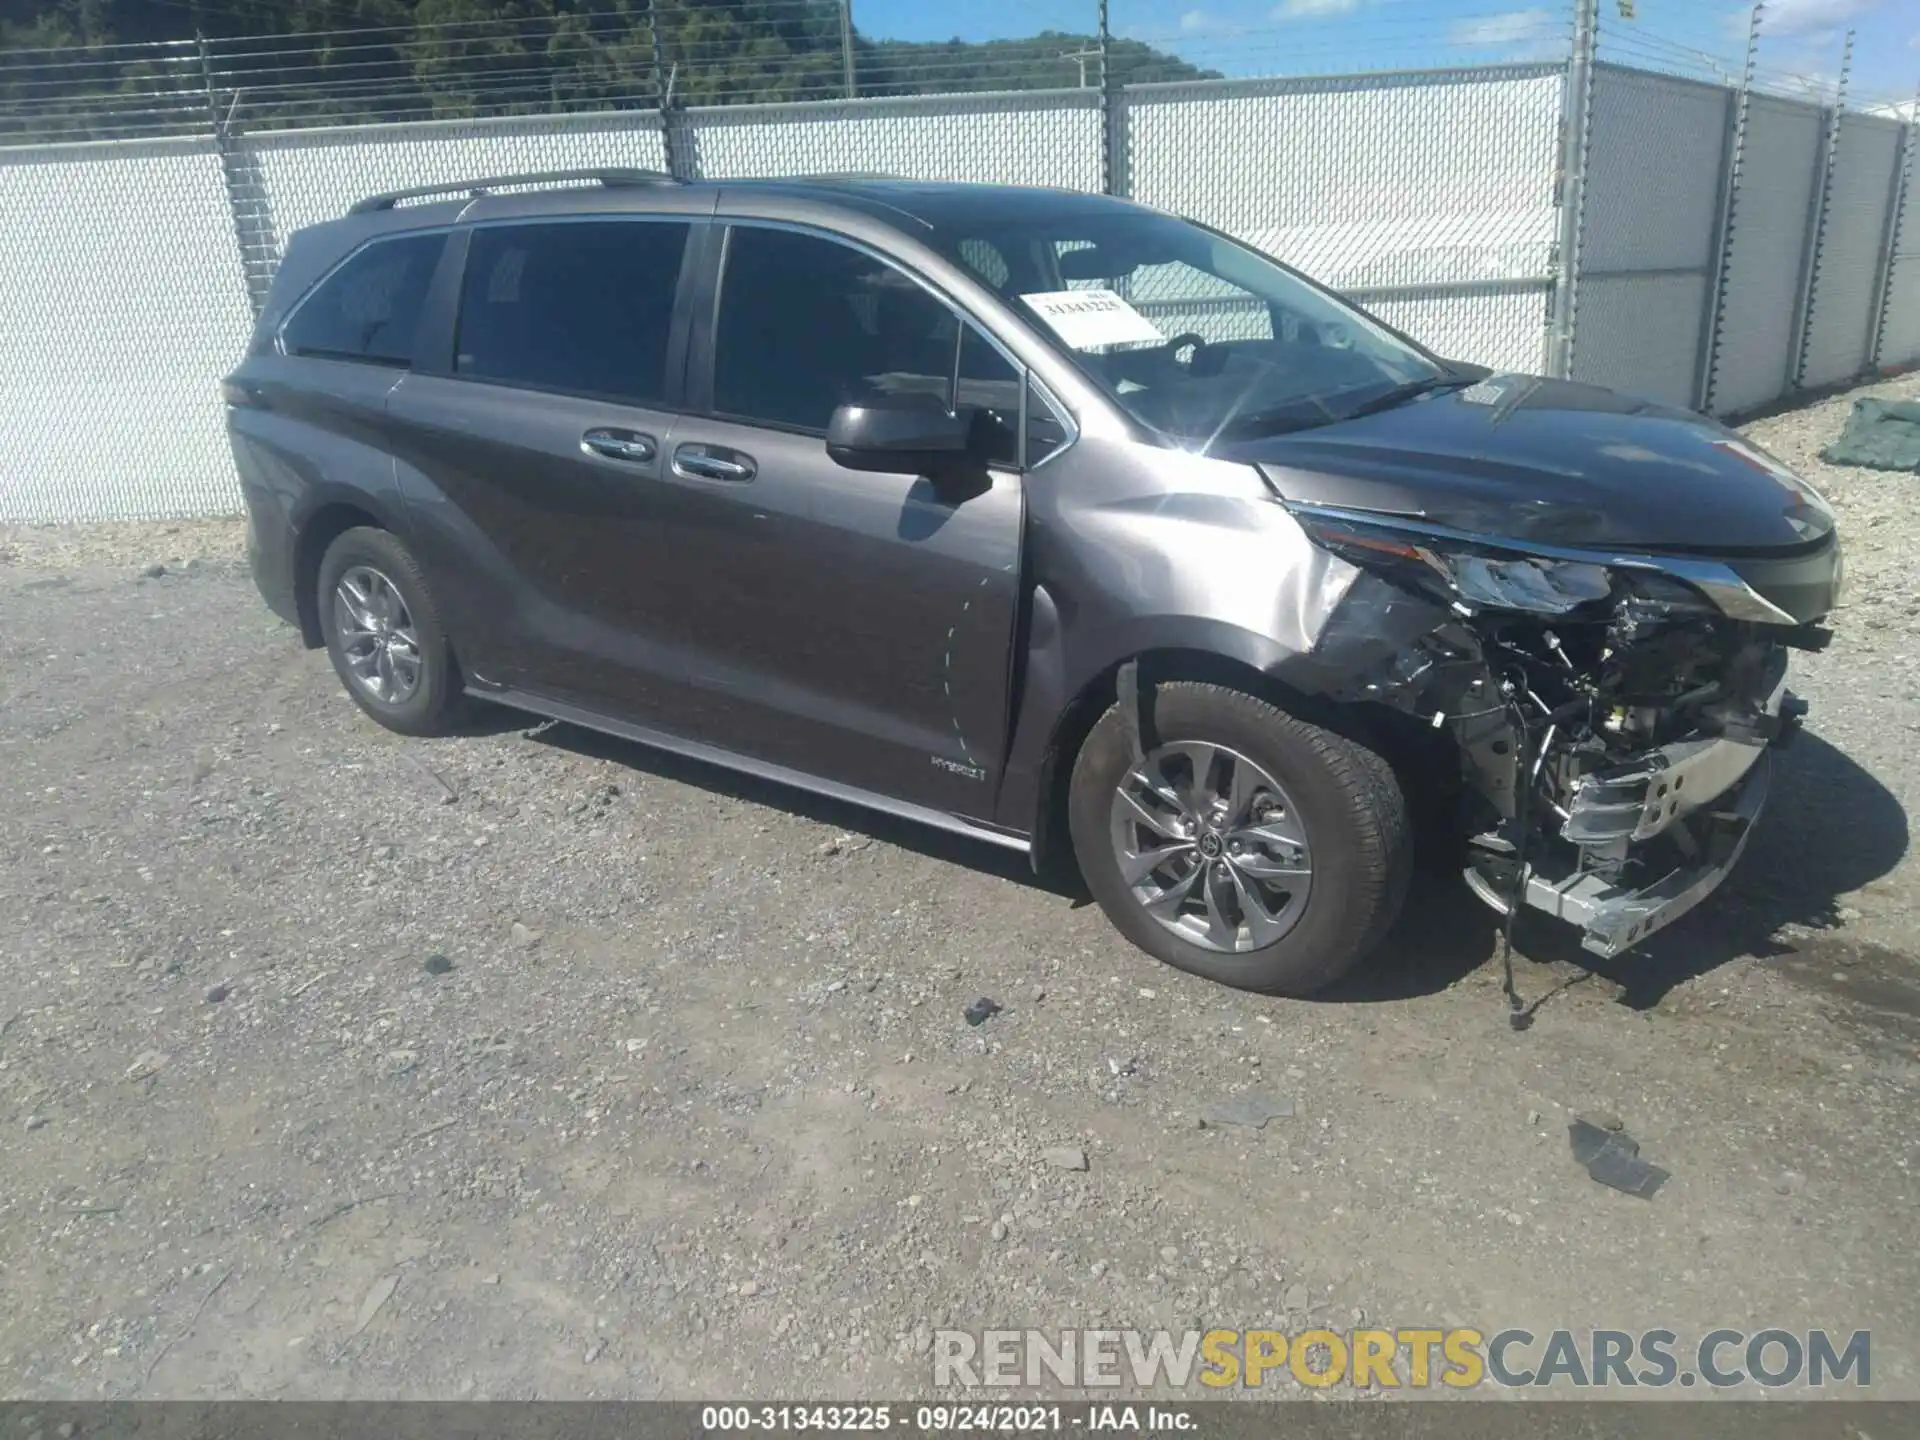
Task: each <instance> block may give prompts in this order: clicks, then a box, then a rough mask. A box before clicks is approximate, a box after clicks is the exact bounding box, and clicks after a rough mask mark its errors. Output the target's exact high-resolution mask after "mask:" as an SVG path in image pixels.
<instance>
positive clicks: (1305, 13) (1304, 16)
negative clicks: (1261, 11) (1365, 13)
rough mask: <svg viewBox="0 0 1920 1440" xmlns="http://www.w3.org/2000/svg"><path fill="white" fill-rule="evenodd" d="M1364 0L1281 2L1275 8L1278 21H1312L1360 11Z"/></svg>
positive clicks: (1274, 13)
mask: <svg viewBox="0 0 1920 1440" xmlns="http://www.w3.org/2000/svg"><path fill="white" fill-rule="evenodd" d="M1362 3H1364V0H1281V3H1280V4H1278V5H1276V6H1274V7H1273V18H1274V19H1276V20H1311V19H1315V18H1318V17H1320V16H1323V15H1345V14H1347V13H1349V12H1350V11H1354V10H1358V9H1359V8H1360V6H1361V5H1362Z"/></svg>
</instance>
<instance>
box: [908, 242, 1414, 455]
mask: <svg viewBox="0 0 1920 1440" xmlns="http://www.w3.org/2000/svg"><path fill="white" fill-rule="evenodd" d="M934 243H935V244H936V245H937V246H938V247H939V248H940V249H942V250H943V251H945V252H946V253H947V254H948V255H949V256H950V257H952V258H953V259H956V260H958V261H959V262H960V263H962V264H964V265H967V266H968V268H970V269H972V270H973V271H974V272H975V273H976V274H979V275H981V276H982V277H983V278H984V279H986V280H987V281H988V282H989V283H992V284H994V285H995V287H996V288H997V289H998V290H999V291H1000V293H1001V294H1002V295H1003V296H1004V297H1005V298H1006V300H1007V303H1008V305H1009V306H1011V307H1012V308H1013V309H1015V310H1016V311H1021V312H1023V313H1024V315H1025V317H1026V318H1027V319H1028V320H1029V321H1031V322H1033V323H1034V324H1035V325H1036V326H1037V328H1039V329H1040V330H1041V331H1042V333H1044V334H1046V335H1048V336H1049V337H1050V338H1051V339H1052V340H1053V341H1054V343H1055V344H1056V345H1058V346H1059V347H1060V348H1061V349H1062V350H1063V351H1065V352H1066V353H1067V354H1069V355H1070V356H1071V357H1072V358H1073V359H1074V360H1075V361H1076V363H1078V364H1079V366H1080V367H1081V369H1082V370H1083V371H1085V372H1086V373H1087V374H1088V375H1090V376H1091V377H1092V378H1093V379H1094V380H1096V381H1097V382H1099V383H1100V384H1101V385H1102V386H1103V387H1104V388H1105V389H1106V390H1107V392H1108V393H1109V394H1110V395H1112V396H1113V397H1114V399H1115V400H1116V401H1117V402H1118V403H1119V404H1120V405H1121V406H1122V407H1123V408H1125V409H1126V410H1127V411H1128V412H1129V413H1131V414H1132V415H1133V416H1134V417H1135V418H1136V419H1138V420H1140V421H1141V422H1143V423H1144V424H1146V425H1148V426H1150V427H1151V428H1153V429H1155V430H1158V431H1161V432H1162V433H1164V434H1167V435H1170V436H1173V437H1176V438H1178V439H1180V440H1182V441H1194V440H1198V441H1200V442H1201V443H1202V444H1205V443H1208V442H1211V441H1213V440H1216V439H1229V440H1231V439H1238V438H1246V437H1251V436H1256V435H1261V434H1269V433H1276V432H1280V431H1285V430H1297V429H1302V428H1305V427H1307V426H1311V425H1317V424H1325V423H1327V422H1329V421H1333V420H1339V419H1344V418H1346V417H1347V416H1349V415H1352V414H1355V413H1358V412H1360V411H1362V410H1365V409H1368V408H1373V407H1377V406H1379V405H1382V404H1389V403H1394V402H1395V401H1396V400H1397V399H1400V398H1411V397H1412V396H1413V395H1416V394H1418V393H1419V392H1420V391H1421V390H1423V389H1424V388H1428V387H1431V386H1433V385H1437V384H1439V383H1441V381H1442V380H1443V378H1444V373H1443V372H1442V370H1441V369H1440V368H1439V367H1438V366H1436V365H1435V364H1434V363H1433V362H1432V361H1431V360H1429V359H1428V358H1427V357H1426V356H1424V355H1423V354H1421V353H1420V352H1419V351H1418V350H1415V349H1414V348H1413V347H1411V346H1409V345H1408V344H1406V343H1405V342H1404V341H1402V340H1401V339H1399V338H1398V337H1397V336H1395V335H1394V334H1393V333H1392V332H1391V331H1389V330H1387V329H1385V328H1384V327H1383V326H1381V325H1379V324H1378V323H1376V322H1375V321H1373V320H1371V319H1369V318H1368V317H1367V316H1366V315H1364V314H1362V313H1361V312H1360V311H1358V310H1355V309H1353V308H1352V307H1351V306H1348V305H1346V304H1344V303H1343V302H1342V301H1340V300H1339V299H1337V298H1336V297H1334V296H1332V295H1329V294H1327V293H1326V292H1324V291H1322V290H1319V289H1317V288H1316V287H1314V286H1312V285H1310V284H1308V283H1307V282H1306V281H1304V280H1302V279H1300V278H1299V277H1298V276H1296V275H1293V274H1291V273H1290V272H1288V271H1287V270H1285V269H1283V268H1281V267H1280V266H1279V265H1276V264H1275V263H1274V262H1273V261H1271V260H1269V259H1267V257H1265V256H1264V255H1262V254H1260V253H1259V252H1258V251H1256V250H1253V249H1250V248H1249V247H1247V246H1245V245H1241V244H1239V243H1237V242H1236V241H1233V240H1229V239H1226V238H1224V237H1222V236H1219V235H1215V234H1213V233H1212V232H1210V231H1207V230H1203V229H1201V228H1200V227H1199V226H1197V225H1192V224H1189V223H1187V222H1186V221H1184V220H1180V219H1178V218H1176V217H1174V216H1170V215H1162V214H1156V213H1153V212H1148V211H1140V210H1135V209H1132V208H1130V207H1126V206H1121V205H1114V206H1112V207H1110V208H1108V207H1101V208H1094V207H1090V206H1082V207H1073V208H1071V209H1062V210H1060V211H1056V212H1054V213H1051V214H1046V215H1039V216H1035V215H1031V214H1025V213H1021V214H1014V215H1009V216H1006V217H1005V218H1003V219H994V218H992V217H984V218H981V219H979V220H977V221H974V222H969V221H967V220H965V219H956V220H952V221H948V222H946V223H945V224H944V225H943V226H942V227H941V233H939V234H938V235H937V236H936V238H935V240H934ZM988 255H993V256H997V257H1003V265H1001V266H996V265H991V264H987V263H985V261H984V257H986V256H988ZM1002 268H1004V271H1005V276H1006V278H1005V279H1004V280H1000V279H997V278H996V276H997V274H998V273H999V271H1000V270H1001V269H1002Z"/></svg>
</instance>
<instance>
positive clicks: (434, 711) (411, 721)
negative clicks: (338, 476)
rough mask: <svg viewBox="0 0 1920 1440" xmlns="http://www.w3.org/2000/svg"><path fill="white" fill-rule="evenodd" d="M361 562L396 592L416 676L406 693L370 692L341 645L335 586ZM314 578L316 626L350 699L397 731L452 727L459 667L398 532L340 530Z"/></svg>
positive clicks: (459, 698)
mask: <svg viewBox="0 0 1920 1440" xmlns="http://www.w3.org/2000/svg"><path fill="white" fill-rule="evenodd" d="M362 566H364V567H367V568H368V569H371V570H374V571H377V572H378V573H379V574H380V575H381V576H383V577H385V579H386V580H387V581H388V582H389V583H390V584H391V585H392V586H393V588H394V590H396V591H397V592H398V593H399V595H400V598H401V600H402V601H404V602H405V605H406V616H407V618H408V620H409V621H410V622H411V627H410V628H411V631H412V634H413V636H414V638H415V640H416V641H417V648H418V651H419V656H420V663H419V679H418V682H417V683H416V684H415V686H414V687H413V689H412V691H411V692H410V693H408V694H406V695H405V696H404V697H403V698H400V699H398V700H395V701H388V700H383V699H382V698H380V697H379V696H377V695H373V694H370V693H369V692H368V690H367V689H366V688H365V687H364V686H363V685H362V684H361V683H359V682H358V681H357V680H356V678H355V675H354V672H353V668H352V666H351V664H350V663H349V661H348V658H347V654H346V651H345V649H344V647H343V645H342V639H341V633H340V621H339V615H338V612H337V609H336V606H335V598H334V592H335V588H336V587H337V586H338V585H339V584H340V580H341V577H342V576H344V575H346V574H347V572H348V571H350V570H353V569H354V568H356V567H362ZM318 584H319V588H318V594H317V597H316V598H317V601H318V604H319V612H318V613H319V616H320V631H321V634H322V635H324V636H325V637H326V642H327V655H328V657H329V658H330V659H331V660H332V661H333V668H334V672H335V673H336V674H338V675H339V677H340V683H341V684H342V685H344V686H345V687H346V690H347V694H349V695H351V696H352V697H353V701H354V703H355V704H356V705H358V706H359V707H360V708H361V709H362V710H364V711H366V712H367V714H369V715H371V716H372V717H373V718H374V719H375V720H377V721H378V722H379V723H380V724H382V725H384V726H385V727H386V728H387V729H389V730H393V731H396V732H398V733H399V734H402V735H443V734H445V733H447V731H449V730H451V729H452V728H454V724H455V721H456V720H457V718H458V716H459V714H460V711H461V708H462V686H461V679H460V667H459V665H458V664H457V663H456V662H455V660H454V655H453V645H452V644H451V642H449V641H448V639H447V632H446V627H445V626H444V625H442V624H441V621H440V610H439V607H438V606H437V605H436V604H435V603H434V599H433V591H432V590H431V589H430V588H429V587H428V585H427V581H426V577H425V576H423V575H422V574H421V573H420V562H419V561H417V560H415V559H414V558H413V553H412V552H411V551H409V550H408V549H407V547H406V546H405V545H403V544H401V543H400V540H399V538H398V537H396V536H394V535H392V534H390V533H389V532H387V531H385V530H376V529H374V528H373V527H371V526H359V527H357V528H355V529H352V530H347V531H343V532H342V533H341V534H340V535H339V536H338V537H337V538H336V539H335V540H334V542H333V543H332V544H331V545H329V546H328V547H327V553H326V554H325V555H324V556H322V557H321V560H320V574H319V582H318Z"/></svg>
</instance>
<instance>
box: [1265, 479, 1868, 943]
mask: <svg viewBox="0 0 1920 1440" xmlns="http://www.w3.org/2000/svg"><path fill="white" fill-rule="evenodd" d="M1290 508H1292V509H1293V510H1294V513H1295V515H1296V518H1298V519H1299V520H1300V522H1301V523H1302V525H1303V526H1305V528H1306V529H1307V531H1308V533H1309V534H1310V535H1311V536H1312V537H1313V539H1314V540H1315V541H1316V542H1317V543H1318V544H1319V545H1321V546H1322V547H1324V548H1326V549H1328V550H1330V551H1332V552H1333V553H1335V554H1337V555H1340V556H1342V557H1343V558H1345V559H1347V560H1349V561H1351V562H1352V563H1353V564H1354V565H1355V566H1356V567H1357V568H1358V571H1359V573H1358V575H1357V576H1356V577H1355V580H1354V583H1353V584H1352V586H1351V587H1350V588H1349V590H1348V592H1347V594H1346V595H1345V597H1344V598H1343V600H1342V602H1341V604H1340V606H1339V608H1338V610H1337V611H1336V613H1335V614H1334V615H1333V616H1332V617H1331V618H1330V621H1329V624H1328V626H1327V628H1326V631H1325V632H1324V633H1323V635H1322V636H1321V639H1320V644H1319V645H1318V646H1317V647H1316V649H1317V651H1318V652H1319V655H1318V663H1320V664H1321V665H1324V666H1326V667H1327V673H1326V674H1325V675H1324V677H1322V678H1323V683H1322V685H1321V687H1320V688H1323V689H1327V690H1331V691H1333V692H1334V693H1337V694H1339V695H1340V696H1341V697H1342V698H1346V699H1352V700H1368V701H1375V702H1379V703H1383V704H1386V705H1390V706H1392V707H1394V708H1395V709H1398V710H1401V711H1403V712H1405V713H1407V714H1410V715H1413V716H1415V717H1416V718H1418V719H1419V720H1420V721H1421V722H1422V723H1423V724H1425V725H1428V726H1430V727H1431V728H1433V729H1434V730H1445V731H1447V732H1449V733H1450V734H1451V735H1452V736H1453V738H1454V740H1455V741H1456V742H1457V744H1458V748H1459V752H1460V756H1461V760H1462V766H1463V773H1464V777H1465V780H1466V782H1467V783H1466V786H1465V789H1466V795H1465V801H1466V804H1467V806H1468V811H1469V814H1468V818H1467V833H1468V835H1469V836H1470V837H1471V838H1470V843H1469V847H1468V852H1469V863H1468V865H1467V869H1466V878H1467V882H1468V884H1469V885H1470V886H1471V887H1472V889H1473V890H1474V891H1475V893H1476V894H1478V895H1479V896H1480V897H1481V898H1482V899H1483V900H1485V901H1486V902H1487V903H1488V904H1489V905H1491V906H1492V907H1493V908H1494V909H1496V910H1498V911H1500V912H1501V913H1503V914H1505V913H1509V912H1510V911H1511V910H1512V908H1513V906H1514V904H1515V902H1516V901H1518V902H1519V903H1520V904H1522V905H1525V906H1529V907H1532V908H1534V909H1537V910H1542V911H1545V912H1547V913H1549V914H1552V915H1555V916H1558V917H1559V918H1561V919H1563V920H1567V921H1569V922H1571V923H1573V924H1575V925H1577V926H1578V927H1580V929H1581V930H1582V932H1583V943H1584V945H1585V948H1586V949H1588V950H1589V951H1591V952H1593V953H1595V954H1598V955H1602V956H1613V955H1617V954H1619V953H1620V952H1622V951H1623V950H1626V949H1628V948H1629V947H1631V946H1633V945H1636V944H1638V943H1639V942H1640V941H1642V940H1644V939H1646V938H1647V937H1648V936H1649V935H1652V934H1653V933H1654V932H1655V931H1657V930H1659V929H1661V928H1662V927H1664V926H1666V925H1668V924H1670V923H1672V922H1673V921H1674V920H1677V919H1678V918H1679V917H1680V916H1682V915H1684V914H1685V913H1686V912H1687V911H1689V910H1691V909H1692V908H1693V907H1694V906H1695V905H1697V904H1699V903H1700V901H1702V900H1703V899H1705V898H1706V896H1707V895H1708V894H1710V893H1711V892H1712V891H1713V890H1714V889H1715V888H1716V887H1717V886H1718V885H1719V883H1720V882H1721V880H1723V879H1724V878H1725V876H1726V875H1727V873H1728V872H1729V871H1730V870H1731V869H1732V867H1733V865H1734V863H1735V862H1736V861H1737V860H1738V859H1739V856H1740V854H1741V851H1742V850H1743V849H1744V847H1745V845H1746V843H1747V838H1748V836H1749V834H1750V832H1751V829H1752V826H1753V824H1754V821H1755V819H1756V817H1757V816H1758V815H1759V812H1760V809H1761V807H1762V805H1763V804H1764V802H1765V799H1766V793H1767V785H1768V778H1769V772H1770V755H1771V751H1772V749H1773V748H1774V747H1776V746H1779V745H1781V744H1784V743H1786V742H1787V741H1788V740H1789V739H1790V738H1791V737H1792V735H1793V733H1794V731H1795V730H1796V728H1797V727H1798V725H1799V722H1800V719H1801V716H1802V715H1803V714H1804V711H1805V707H1804V705H1803V704H1802V703H1801V702H1800V701H1799V700H1798V699H1797V698H1795V697H1794V696H1793V695H1792V694H1791V693H1790V692H1789V691H1788V689H1787V687H1786V671H1787V652H1788V651H1789V650H1790V649H1794V648H1801V649H1819V648H1821V647H1822V646H1824V645H1825V643H1826V641H1827V638H1828V632H1827V631H1826V630H1824V629H1822V628H1820V626H1819V625H1818V624H1817V623H1816V622H1817V621H1818V620H1821V619H1824V618H1825V614H1826V611H1827V609H1828V608H1830V606H1831V604H1832V602H1833V598H1834V596H1833V590H1834V587H1835V586H1836V585H1837V583H1838V559H1837V555H1838V551H1837V541H1833V540H1832V539H1831V537H1829V539H1828V540H1827V542H1826V545H1827V547H1828V551H1829V552H1830V553H1823V554H1821V555H1815V556H1813V557H1812V563H1811V566H1809V565H1804V564H1803V565H1800V566H1799V567H1798V570H1797V572H1796V574H1797V579H1798V580H1799V581H1800V582H1801V584H1800V588H1799V589H1797V590H1796V591H1795V592H1794V595H1793V603H1794V605H1795V608H1796V609H1798V610H1800V611H1801V612H1802V613H1801V614H1799V615H1796V614H1795V613H1792V612H1790V611H1788V610H1786V609H1783V608H1782V607H1781V606H1780V605H1779V604H1776V603H1774V601H1772V600H1770V599H1768V598H1767V597H1766V596H1764V595H1763V594H1761V593H1760V592H1759V591H1757V590H1756V589H1754V588H1753V587H1752V586H1751V585H1749V584H1748V583H1747V582H1746V581H1745V580H1744V579H1743V578H1742V577H1741V575H1740V574H1739V573H1737V571H1736V570H1735V569H1734V568H1733V567H1732V565H1731V564H1728V563H1723V562H1720V561H1711V560H1703V559H1699V558H1696V557H1692V556H1666V555H1658V554H1624V555H1623V554H1610V553H1593V552H1585V551H1577V550H1568V549H1555V548H1548V547H1541V546H1535V545H1520V544H1517V543H1513V542H1505V541H1501V540H1497V539H1490V538H1487V537H1481V536H1473V535H1467V534H1463V533H1460V532H1455V531H1450V530H1446V529H1444V528H1442V527H1437V526H1430V525H1426V524H1424V523H1423V522H1421V521H1420V520H1418V519H1414V518H1400V517H1394V516H1386V515H1379V514H1374V513H1370V512H1355V511H1344V510H1335V509H1329V508H1325V507H1317V506H1293V507H1290ZM1809 573H1813V574H1816V575H1823V576H1824V577H1825V584H1824V588H1823V587H1822V585H1821V584H1819V583H1812V584H1808V583H1806V582H1807V576H1808V574H1809ZM1809 610H1811V611H1812V612H1814V613H1807V612H1808V611H1809ZM1336 673H1337V674H1338V679H1337V680H1336V678H1335V677H1336Z"/></svg>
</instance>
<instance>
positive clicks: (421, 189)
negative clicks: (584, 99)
mask: <svg viewBox="0 0 1920 1440" xmlns="http://www.w3.org/2000/svg"><path fill="white" fill-rule="evenodd" d="M563 180H591V181H597V182H598V183H599V184H602V185H677V184H679V183H680V182H679V181H678V180H677V179H676V178H675V177H673V176H672V175H669V174H667V173H666V171H664V170H632V169H625V168H621V167H618V166H615V167H601V168H599V169H594V170H533V171H528V172H527V173H525V174H522V175H493V176H489V177H487V178H484V179H480V180H452V181H449V182H447V183H446V184H444V185H415V186H414V187H413V188H411V189H409V190H389V191H388V192H386V193H385V194H384V195H369V196H368V197H367V198H366V199H364V200H360V201H357V202H355V204H354V205H353V206H352V207H351V208H350V209H348V211H347V213H348V214H349V215H370V214H372V213H374V212H375V211H378V210H391V209H393V207H394V206H396V205H398V204H399V203H400V202H401V201H402V200H420V199H424V198H425V197H426V196H429V195H474V196H479V195H484V194H486V193H487V192H488V191H489V190H497V189H499V188H500V187H501V186H503V185H551V184H555V183H558V182H560V181H563Z"/></svg>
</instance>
